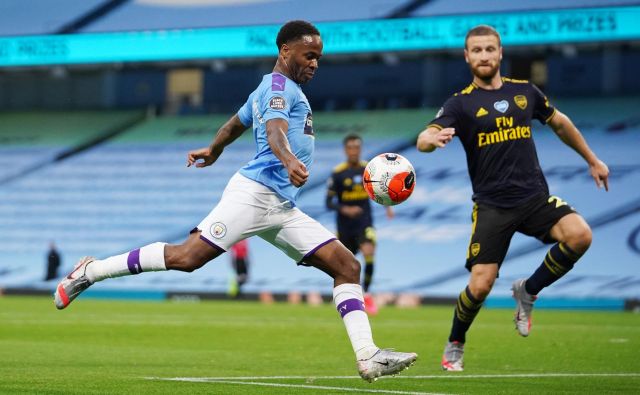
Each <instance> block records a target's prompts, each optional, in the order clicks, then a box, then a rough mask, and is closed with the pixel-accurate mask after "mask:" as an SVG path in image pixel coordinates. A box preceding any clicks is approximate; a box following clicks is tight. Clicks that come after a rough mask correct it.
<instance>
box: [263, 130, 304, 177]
mask: <svg viewBox="0 0 640 395" xmlns="http://www.w3.org/2000/svg"><path fill="white" fill-rule="evenodd" d="M287 130H289V122H287V121H286V120H284V119H282V118H274V119H270V120H268V121H267V141H268V142H269V147H270V148H271V152H273V154H274V155H275V156H276V157H277V158H278V159H280V162H282V164H283V165H284V167H285V169H287V172H288V173H289V181H291V183H292V184H293V185H294V186H296V187H301V186H303V185H304V184H305V183H306V182H307V179H308V178H309V172H308V171H307V167H306V166H305V165H304V163H302V162H301V161H300V160H298V158H297V157H296V156H295V155H294V154H293V152H291V146H290V145H289V140H288V139H287Z"/></svg>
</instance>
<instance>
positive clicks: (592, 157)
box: [547, 109, 609, 191]
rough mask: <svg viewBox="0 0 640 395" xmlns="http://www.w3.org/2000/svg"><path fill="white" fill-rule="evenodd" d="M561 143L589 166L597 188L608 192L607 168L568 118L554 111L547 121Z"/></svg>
mask: <svg viewBox="0 0 640 395" xmlns="http://www.w3.org/2000/svg"><path fill="white" fill-rule="evenodd" d="M547 124H548V125H549V126H551V128H552V129H553V131H554V132H555V133H556V135H558V137H560V140H562V142H563V143H565V144H566V145H568V146H569V147H571V148H573V149H574V151H576V152H577V153H578V154H580V156H582V157H583V158H584V160H585V161H586V162H587V164H588V165H589V172H590V173H591V177H593V179H594V180H595V182H596V185H597V186H598V187H602V186H604V188H605V190H607V191H608V190H609V168H608V167H607V165H606V164H605V163H604V162H603V161H601V160H600V159H598V157H597V156H596V154H595V153H593V151H591V148H589V145H588V144H587V141H586V140H585V138H584V136H583V135H582V133H580V131H579V130H578V128H577V127H576V126H575V125H574V124H573V122H572V121H571V119H569V117H568V116H566V115H565V114H563V113H561V112H560V111H558V110H557V109H556V112H555V114H554V115H553V116H552V117H551V119H549V120H548V121H547Z"/></svg>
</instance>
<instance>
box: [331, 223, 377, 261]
mask: <svg viewBox="0 0 640 395" xmlns="http://www.w3.org/2000/svg"><path fill="white" fill-rule="evenodd" d="M338 240H340V242H341V243H342V244H344V246H345V247H347V249H348V250H349V251H351V252H352V253H353V254H354V255H355V254H357V253H358V251H360V245H361V244H363V243H367V242H369V243H372V244H374V245H375V244H376V230H375V229H374V228H373V226H366V227H363V228H360V229H355V230H349V231H348V232H338Z"/></svg>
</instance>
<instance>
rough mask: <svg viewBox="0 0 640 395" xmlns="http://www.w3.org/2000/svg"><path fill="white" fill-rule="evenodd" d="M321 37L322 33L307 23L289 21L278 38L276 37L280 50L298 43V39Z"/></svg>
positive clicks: (281, 29)
mask: <svg viewBox="0 0 640 395" xmlns="http://www.w3.org/2000/svg"><path fill="white" fill-rule="evenodd" d="M319 35H320V31H318V29H317V28H316V27H315V26H313V25H312V24H311V23H309V22H307V21H301V20H297V21H289V22H287V23H285V24H284V25H283V26H282V27H281V28H280V31H279V32H278V37H276V45H277V46H278V50H279V49H280V48H282V45H283V44H287V43H290V42H292V41H296V40H298V39H301V38H304V37H305V36H319Z"/></svg>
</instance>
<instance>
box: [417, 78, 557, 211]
mask: <svg viewBox="0 0 640 395" xmlns="http://www.w3.org/2000/svg"><path fill="white" fill-rule="evenodd" d="M555 111H556V110H555V108H554V107H553V106H551V105H550V104H549V101H548V100H547V98H546V97H545V95H544V94H543V93H542V92H541V91H540V90H539V89H538V88H537V87H536V86H535V85H533V84H532V83H530V82H529V81H523V80H513V79H510V78H502V87H501V88H500V89H496V90H486V89H482V88H479V87H478V86H477V85H475V84H471V85H469V86H468V87H466V88H465V89H463V90H462V91H460V92H459V93H456V94H454V95H453V96H452V97H450V98H449V99H448V100H447V101H446V102H445V104H444V106H443V107H442V108H441V109H440V111H439V112H438V113H437V114H436V118H435V119H434V120H433V121H431V123H430V124H429V126H433V127H436V128H439V129H443V128H448V127H451V128H454V129H455V136H457V137H458V138H460V141H461V142H462V145H463V146H464V150H465V152H466V155H467V167H468V169H469V177H470V178H471V183H472V185H473V200H474V201H477V202H482V203H486V204H490V205H494V206H497V207H514V206H518V205H520V204H522V203H524V202H525V201H527V200H529V199H530V198H532V197H534V196H536V195H539V194H544V193H546V194H548V193H549V187H548V186H547V181H546V180H545V178H544V175H543V174H542V170H541V169H540V163H539V162H538V155H537V152H536V147H535V144H534V142H533V137H532V135H531V120H532V119H533V118H535V119H537V120H539V121H540V122H541V123H542V124H546V123H547V122H548V121H549V120H550V119H551V118H552V117H553V115H554V114H555Z"/></svg>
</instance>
